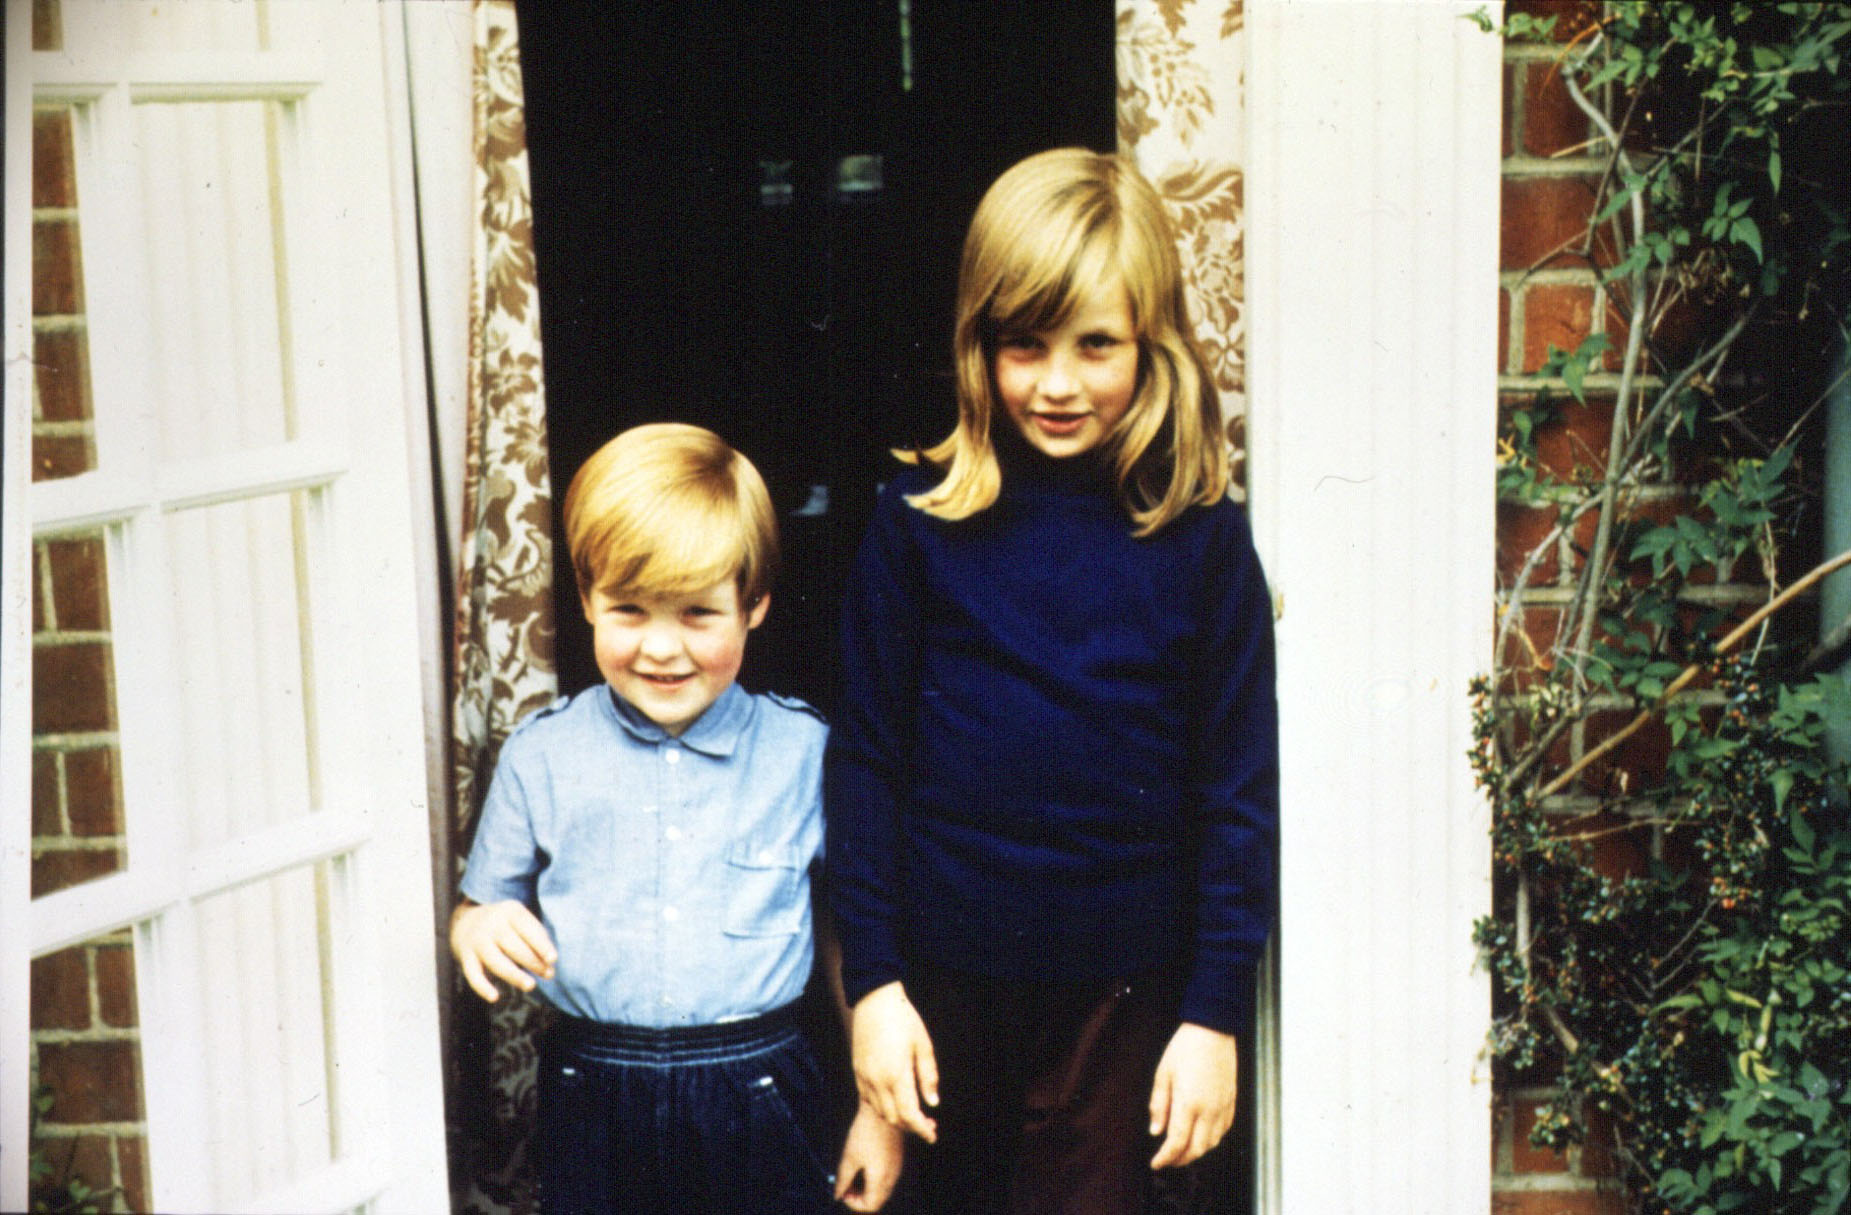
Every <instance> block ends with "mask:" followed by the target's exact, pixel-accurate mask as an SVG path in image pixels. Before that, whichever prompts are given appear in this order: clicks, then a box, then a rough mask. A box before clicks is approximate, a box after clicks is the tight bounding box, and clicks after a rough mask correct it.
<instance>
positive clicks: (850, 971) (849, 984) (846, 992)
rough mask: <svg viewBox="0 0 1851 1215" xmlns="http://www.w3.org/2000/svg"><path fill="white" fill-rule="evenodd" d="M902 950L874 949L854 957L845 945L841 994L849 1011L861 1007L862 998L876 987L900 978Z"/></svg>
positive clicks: (856, 952) (855, 954)
mask: <svg viewBox="0 0 1851 1215" xmlns="http://www.w3.org/2000/svg"><path fill="white" fill-rule="evenodd" d="M901 971H902V967H901V965H900V953H899V950H897V949H894V948H891V947H887V948H878V947H877V948H874V949H871V950H866V951H863V950H856V951H853V953H851V951H850V950H849V948H848V946H847V944H846V942H845V943H844V945H843V949H842V994H843V996H844V997H846V998H847V1000H848V1006H849V1007H850V1008H853V1007H855V1005H857V1004H859V1003H861V998H862V997H863V996H865V995H867V994H868V993H869V992H871V991H873V990H874V989H875V988H877V987H885V986H887V984H889V983H891V982H893V981H894V980H896V979H898V978H900V977H901Z"/></svg>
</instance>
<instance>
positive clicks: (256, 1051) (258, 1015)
mask: <svg viewBox="0 0 1851 1215" xmlns="http://www.w3.org/2000/svg"><path fill="white" fill-rule="evenodd" d="M330 878H331V873H330V865H329V864H327V863H322V864H318V865H314V866H310V867H305V868H301V869H292V870H289V871H287V872H285V873H281V874H278V875H277V876H276V877H274V878H271V879H269V880H268V881H264V882H257V883H253V884H252V885H249V886H244V887H240V888H239V889H237V890H234V891H231V892H230V893H228V894H222V895H218V896H215V897H213V898H210V899H206V900H203V901H202V902H201V903H200V904H199V905H198V907H197V916H198V921H197V922H198V929H199V940H198V951H199V952H198V956H199V960H200V968H201V975H200V982H201V989H200V1006H201V1009H202V1011H203V1016H204V1021H205V1024H204V1027H203V1028H204V1039H203V1040H204V1041H205V1042H206V1043H207V1045H208V1049H207V1050H206V1054H205V1065H206V1066H205V1070H206V1075H205V1082H206V1090H205V1093H206V1098H205V1099H206V1127H205V1134H206V1143H205V1151H204V1153H203V1158H204V1159H206V1160H208V1161H210V1162H211V1163H210V1167H211V1170H212V1177H211V1194H210V1197H211V1199H212V1200H213V1203H214V1207H213V1209H215V1210H232V1209H235V1208H236V1207H237V1206H239V1205H240V1204H242V1203H245V1202H248V1201H249V1200H250V1199H252V1198H255V1197H257V1196H258V1195H260V1194H262V1193H263V1192H265V1191H267V1190H270V1189H273V1188H275V1187H277V1186H281V1185H286V1184H288V1183H290V1182H292V1181H296V1180H299V1179H301V1178H302V1177H303V1176H304V1175H306V1174H307V1173H309V1172H310V1171H312V1170H314V1169H315V1168H317V1167H319V1166H322V1165H326V1164H327V1163H329V1162H330V1161H331V1160H332V1159H333V1158H334V1154H335V1150H336V1148H335V1141H334V1126H335V1119H334V1106H335V1093H334V1091H333V1085H332V1075H333V1073H332V1069H331V1068H330V1067H329V1063H330V1060H331V1058H332V1057H333V1051H332V1045H333V1044H332V1041H331V1039H332V1033H331V1026H330V1024H329V1018H328V1015H327V1005H326V992H327V990H328V987H327V984H328V975H327V974H326V972H325V970H324V966H323V960H324V958H325V957H326V951H327V950H328V948H329V946H330V937H331V932H330V927H329V922H328V912H329V890H328V884H329V881H330Z"/></svg>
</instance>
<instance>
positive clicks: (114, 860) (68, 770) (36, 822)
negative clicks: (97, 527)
mask: <svg viewBox="0 0 1851 1215" xmlns="http://www.w3.org/2000/svg"><path fill="white" fill-rule="evenodd" d="M107 552H108V544H107V542H106V539H105V536H104V533H103V532H101V531H93V532H82V533H77V534H73V535H65V536H54V537H46V538H42V539H40V540H38V541H36V542H35V543H34V544H33V546H32V562H33V566H32V572H33V579H32V894H33V896H34V897H35V898H36V897H37V896H39V895H42V894H50V893H51V892H53V891H55V890H63V889H65V888H67V887H70V886H75V885H77V884H79V883H81V882H87V881H89V880H91V879H92V878H98V877H102V876H103V875H104V874H108V873H114V872H116V871H117V870H119V869H121V868H122V866H123V862H124V853H125V843H126V841H125V839H124V836H123V828H122V782H121V775H120V773H121V764H120V755H119V752H118V749H117V733H116V694H115V672H114V669H113V666H112V660H113V655H112V646H111V633H110V627H109V589H108V573H109V571H108V562H107V556H106V554H107Z"/></svg>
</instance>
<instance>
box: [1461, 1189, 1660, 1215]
mask: <svg viewBox="0 0 1851 1215" xmlns="http://www.w3.org/2000/svg"><path fill="white" fill-rule="evenodd" d="M1491 1215H1626V1201H1625V1198H1624V1196H1622V1195H1621V1194H1619V1193H1617V1192H1609V1191H1606V1190H1499V1191H1495V1192H1493V1193H1492V1195H1491Z"/></svg>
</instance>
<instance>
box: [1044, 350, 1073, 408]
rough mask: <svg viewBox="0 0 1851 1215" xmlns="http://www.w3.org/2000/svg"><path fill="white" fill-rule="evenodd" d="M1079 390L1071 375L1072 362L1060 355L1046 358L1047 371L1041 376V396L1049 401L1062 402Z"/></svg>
mask: <svg viewBox="0 0 1851 1215" xmlns="http://www.w3.org/2000/svg"><path fill="white" fill-rule="evenodd" d="M1079 390H1080V381H1079V378H1078V377H1077V376H1075V375H1074V373H1073V361H1072V360H1071V359H1070V358H1068V357H1066V356H1065V355H1062V354H1058V353H1056V354H1051V355H1049V356H1048V365H1047V370H1045V371H1044V372H1043V373H1042V376H1041V395H1042V396H1044V397H1046V398H1047V399H1048V400H1050V401H1064V400H1066V399H1067V398H1068V397H1071V396H1072V395H1073V394H1074V393H1076V392H1078V391H1079Z"/></svg>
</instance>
